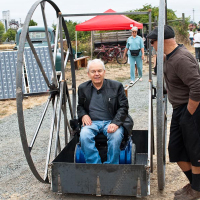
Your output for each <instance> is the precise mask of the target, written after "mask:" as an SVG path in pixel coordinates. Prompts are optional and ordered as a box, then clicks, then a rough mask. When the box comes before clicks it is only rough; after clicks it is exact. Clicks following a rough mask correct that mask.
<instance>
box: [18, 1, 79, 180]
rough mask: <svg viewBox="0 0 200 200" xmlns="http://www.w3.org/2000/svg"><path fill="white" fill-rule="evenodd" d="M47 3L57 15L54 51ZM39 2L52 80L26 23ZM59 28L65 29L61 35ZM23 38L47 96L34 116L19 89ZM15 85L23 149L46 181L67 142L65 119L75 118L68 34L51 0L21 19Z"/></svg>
mask: <svg viewBox="0 0 200 200" xmlns="http://www.w3.org/2000/svg"><path fill="white" fill-rule="evenodd" d="M46 3H49V4H50V6H52V7H53V9H54V10H55V15H56V17H57V26H56V34H55V47H54V51H53V52H52V49H51V45H50V41H49V37H48V29H47V21H46V14H45V5H46ZM39 5H40V6H41V12H42V16H43V22H44V27H45V33H46V39H47V43H48V50H49V55H50V62H51V66H52V79H51V80H49V79H48V78H47V75H46V73H45V70H44V68H43V65H42V62H41V61H40V59H39V57H38V55H37V53H36V49H35V47H34V45H33V43H32V41H31V39H30V37H29V22H30V20H31V17H32V15H33V13H34V11H35V9H36V8H37V6H39ZM62 30H64V35H63V31H62ZM63 36H64V37H63ZM58 38H60V47H61V72H60V75H59V80H58V78H57V73H56V67H55V63H56V54H57V46H58ZM63 38H65V39H66V41H67V47H68V50H67V53H66V56H65V58H64V52H63ZM26 40H27V41H28V43H29V46H30V49H31V50H32V53H33V55H34V57H35V60H36V62H37V64H38V66H39V68H40V71H41V73H42V75H43V78H44V80H45V83H46V85H47V86H48V92H47V93H46V94H47V96H48V98H47V101H46V104H44V105H43V108H42V112H41V113H37V116H30V115H29V114H30V113H28V114H27V112H26V110H24V109H23V100H24V99H23V97H24V95H26V94H23V90H22V72H23V70H24V63H23V60H24V59H23V57H24V47H25V42H26ZM68 59H69V60H70V64H71V80H72V81H71V83H70V85H71V87H72V88H71V90H72V95H70V94H69V89H68V83H67V81H66V79H65V66H66V63H67V60H68ZM16 86H17V90H16V101H17V115H18V123H19V130H20V136H21V141H22V146H23V150H24V153H25V156H26V159H27V162H28V164H29V167H30V169H31V171H32V173H33V174H34V176H35V177H36V178H37V179H38V180H39V181H41V182H43V183H48V182H49V176H48V173H49V171H48V168H49V164H50V163H51V161H52V160H53V159H54V158H55V157H56V156H57V155H58V153H59V152H60V151H61V150H62V149H63V148H64V146H65V145H66V144H67V143H68V142H69V140H70V133H71V128H70V125H69V120H68V118H70V119H72V118H74V113H75V110H76V81H75V66H74V61H73V53H72V48H71V43H70V39H69V34H68V30H67V27H66V24H65V21H64V19H63V17H62V16H61V12H60V10H59V8H58V7H57V6H56V4H54V3H53V2H52V1H50V0H46V1H44V0H39V1H37V2H36V3H35V4H34V5H33V6H32V7H31V9H30V10H29V12H28V15H27V17H26V20H25V22H24V26H23V30H22V33H21V37H20V43H19V49H18V57H17V80H16ZM37 95H38V94H37ZM39 95H40V94H39ZM50 103H52V106H49V104H50ZM49 107H50V108H49ZM67 109H68V110H69V114H68V115H69V116H68V115H67ZM35 110H38V109H35ZM49 116H50V117H49ZM35 121H36V123H35ZM34 124H35V128H34V130H33V128H32V127H33V125H34ZM45 145H46V146H45Z"/></svg>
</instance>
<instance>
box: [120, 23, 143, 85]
mask: <svg viewBox="0 0 200 200" xmlns="http://www.w3.org/2000/svg"><path fill="white" fill-rule="evenodd" d="M131 31H132V36H130V37H129V38H128V40H127V43H126V48H125V50H124V56H123V57H124V59H125V56H126V54H127V52H128V59H129V62H130V74H131V82H130V83H131V84H132V83H134V81H135V63H136V66H137V69H138V74H139V78H140V81H142V67H143V62H142V60H144V41H143V39H142V37H140V36H138V35H137V31H138V28H137V27H136V26H134V27H133V28H132V29H131Z"/></svg>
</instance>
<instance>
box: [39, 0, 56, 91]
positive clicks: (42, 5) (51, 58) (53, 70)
mask: <svg viewBox="0 0 200 200" xmlns="http://www.w3.org/2000/svg"><path fill="white" fill-rule="evenodd" d="M40 5H41V10H42V16H43V21H44V27H45V34H46V38H47V44H48V48H49V55H50V60H51V65H52V72H53V73H52V81H53V83H54V85H55V86H56V87H57V86H58V83H57V78H56V68H55V62H54V60H53V54H52V50H51V44H50V41H49V34H48V28H47V21H46V15H45V12H44V8H45V2H41V3H40Z"/></svg>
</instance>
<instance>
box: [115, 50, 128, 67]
mask: <svg viewBox="0 0 200 200" xmlns="http://www.w3.org/2000/svg"><path fill="white" fill-rule="evenodd" d="M123 55H124V51H121V52H119V53H118V54H117V56H116V59H117V62H118V63H119V64H126V63H127V61H128V56H127V55H126V56H125V58H123Z"/></svg>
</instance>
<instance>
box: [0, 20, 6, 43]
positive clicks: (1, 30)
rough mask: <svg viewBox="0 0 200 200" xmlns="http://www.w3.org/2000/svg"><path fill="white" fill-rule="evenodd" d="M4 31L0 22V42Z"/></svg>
mask: <svg viewBox="0 0 200 200" xmlns="http://www.w3.org/2000/svg"><path fill="white" fill-rule="evenodd" d="M4 31H5V27H4V25H3V23H1V22H0V42H1V41H2V36H3V34H4Z"/></svg>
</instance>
